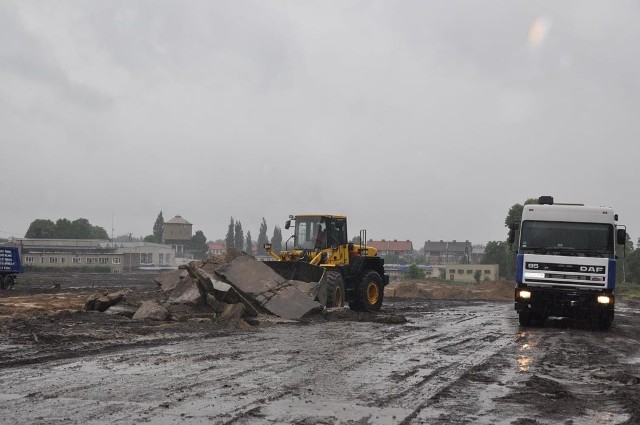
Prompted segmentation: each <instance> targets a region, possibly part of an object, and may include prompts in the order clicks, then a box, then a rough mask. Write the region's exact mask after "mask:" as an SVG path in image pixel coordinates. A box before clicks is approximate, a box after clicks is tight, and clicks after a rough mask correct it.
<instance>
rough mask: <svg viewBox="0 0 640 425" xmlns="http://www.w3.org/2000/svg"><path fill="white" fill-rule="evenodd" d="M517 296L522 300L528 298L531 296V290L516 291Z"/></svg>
mask: <svg viewBox="0 0 640 425" xmlns="http://www.w3.org/2000/svg"><path fill="white" fill-rule="evenodd" d="M518 297H520V298H522V299H523V300H528V299H530V298H531V291H528V290H526V289H523V290H522V291H520V292H518Z"/></svg>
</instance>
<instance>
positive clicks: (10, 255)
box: [0, 246, 24, 289]
mask: <svg viewBox="0 0 640 425" xmlns="http://www.w3.org/2000/svg"><path fill="white" fill-rule="evenodd" d="M19 273H24V268H23V267H22V263H20V251H18V248H14V247H8V246H0V289H11V288H13V285H14V283H15V281H16V277H17V275H18V274H19Z"/></svg>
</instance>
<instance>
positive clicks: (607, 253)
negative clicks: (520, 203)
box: [520, 220, 614, 257]
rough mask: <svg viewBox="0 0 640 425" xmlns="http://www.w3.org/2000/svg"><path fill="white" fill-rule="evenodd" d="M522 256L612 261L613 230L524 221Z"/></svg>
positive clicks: (607, 226) (596, 225) (601, 226)
mask: <svg viewBox="0 0 640 425" xmlns="http://www.w3.org/2000/svg"><path fill="white" fill-rule="evenodd" d="M520 252H522V253H536V254H553V255H574V256H581V257H613V255H614V248H613V226H612V225H610V224H607V223H570V222H557V221H529V220H527V221H524V222H523V223H522V234H521V238H520Z"/></svg>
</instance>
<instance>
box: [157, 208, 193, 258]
mask: <svg viewBox="0 0 640 425" xmlns="http://www.w3.org/2000/svg"><path fill="white" fill-rule="evenodd" d="M192 232H193V224H191V223H189V222H188V221H187V220H185V219H184V218H182V217H181V216H180V215H176V216H175V217H173V218H172V219H171V220H169V221H165V222H164V226H163V227H162V241H163V243H165V244H167V245H171V247H172V248H173V249H174V250H175V252H176V254H178V255H181V254H183V253H184V252H185V248H184V247H185V245H188V244H189V242H190V241H191V237H192V236H193V233H192Z"/></svg>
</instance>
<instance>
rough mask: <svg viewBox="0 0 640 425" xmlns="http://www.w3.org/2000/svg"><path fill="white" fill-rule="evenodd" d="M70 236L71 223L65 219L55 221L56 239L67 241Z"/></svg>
mask: <svg viewBox="0 0 640 425" xmlns="http://www.w3.org/2000/svg"><path fill="white" fill-rule="evenodd" d="M70 234H71V221H69V220H68V219H66V218H59V219H57V220H56V238H58V239H68V238H69V235H70Z"/></svg>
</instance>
